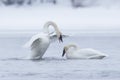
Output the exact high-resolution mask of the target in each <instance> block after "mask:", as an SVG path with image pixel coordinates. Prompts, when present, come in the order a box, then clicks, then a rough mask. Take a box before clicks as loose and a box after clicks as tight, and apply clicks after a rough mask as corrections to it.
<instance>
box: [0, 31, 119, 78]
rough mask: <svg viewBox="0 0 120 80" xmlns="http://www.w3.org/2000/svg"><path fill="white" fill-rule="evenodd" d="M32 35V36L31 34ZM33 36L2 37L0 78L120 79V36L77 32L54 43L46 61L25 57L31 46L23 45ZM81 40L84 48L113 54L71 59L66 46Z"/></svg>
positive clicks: (46, 55)
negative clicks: (99, 58)
mask: <svg viewBox="0 0 120 80" xmlns="http://www.w3.org/2000/svg"><path fill="white" fill-rule="evenodd" d="M30 36H32V35H30ZM30 36H27V37H25V36H22V35H21V36H20V35H19V36H18V35H17V34H16V35H15V34H14V36H13V35H8V34H5V37H3V36H2V37H0V55H1V56H0V80H113V79H114V80H119V79H120V42H119V41H120V36H115V35H111V36H104V35H101V36H96V35H95V36H94V34H93V36H82V35H79V33H78V35H76V36H71V37H68V38H65V39H64V43H60V44H59V42H58V41H56V42H55V43H53V44H51V45H50V47H49V49H48V50H47V52H46V53H45V55H44V57H43V60H41V61H31V60H27V59H25V58H26V57H27V56H28V55H29V54H30V51H29V49H24V48H23V47H22V45H23V44H24V43H25V42H26V41H27V40H28V39H29V38H30ZM71 42H72V43H78V44H79V45H80V47H81V48H94V49H97V50H99V51H101V52H104V53H106V54H108V55H109V57H106V58H104V59H102V60H67V59H65V58H62V57H61V55H62V50H63V46H64V45H65V44H68V43H71Z"/></svg>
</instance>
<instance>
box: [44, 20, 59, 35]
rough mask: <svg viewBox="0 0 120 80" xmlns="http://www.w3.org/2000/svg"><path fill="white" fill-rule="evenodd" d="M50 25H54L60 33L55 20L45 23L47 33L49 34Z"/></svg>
mask: <svg viewBox="0 0 120 80" xmlns="http://www.w3.org/2000/svg"><path fill="white" fill-rule="evenodd" d="M50 25H52V26H53V27H54V29H55V31H56V33H57V34H59V32H60V31H59V29H58V27H57V25H56V24H55V23H54V22H52V21H49V22H47V23H46V24H45V25H44V32H45V33H47V34H49V30H48V28H49V26H50Z"/></svg>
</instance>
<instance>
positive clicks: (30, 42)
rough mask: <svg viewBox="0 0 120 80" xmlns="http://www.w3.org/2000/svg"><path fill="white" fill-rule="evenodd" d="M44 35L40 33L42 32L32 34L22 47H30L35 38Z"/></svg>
mask: <svg viewBox="0 0 120 80" xmlns="http://www.w3.org/2000/svg"><path fill="white" fill-rule="evenodd" d="M44 35H45V34H42V33H41V34H36V35H34V36H33V37H32V38H31V39H30V40H29V41H28V42H27V43H26V44H25V45H24V46H23V47H24V48H30V47H31V45H32V44H33V42H34V41H36V40H37V39H39V38H41V37H42V36H44Z"/></svg>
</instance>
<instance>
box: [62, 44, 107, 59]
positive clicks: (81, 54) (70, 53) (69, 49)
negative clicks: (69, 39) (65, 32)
mask: <svg viewBox="0 0 120 80" xmlns="http://www.w3.org/2000/svg"><path fill="white" fill-rule="evenodd" d="M65 53H66V58H67V59H102V58H104V57H106V56H107V55H106V54H104V53H102V52H99V51H97V50H94V49H92V48H83V49H80V48H79V47H78V46H77V45H76V44H69V45H67V46H65V47H64V49H63V54H62V57H64V55H65Z"/></svg>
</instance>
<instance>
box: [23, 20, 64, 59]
mask: <svg viewBox="0 0 120 80" xmlns="http://www.w3.org/2000/svg"><path fill="white" fill-rule="evenodd" d="M50 25H52V26H53V27H54V29H55V31H56V35H57V38H58V39H59V41H61V42H63V40H62V34H61V32H60V31H59V29H58V27H57V25H56V24H55V23H54V22H51V21H48V22H47V23H46V24H45V25H44V27H43V30H44V31H43V32H41V33H39V34H36V35H34V36H33V37H32V38H31V39H30V40H29V41H28V42H27V43H26V44H25V45H24V47H30V48H31V52H32V53H31V56H30V59H34V60H36V59H41V58H42V56H43V55H44V53H45V51H46V50H47V48H48V47H49V44H50V33H49V30H48V27H49V26H50Z"/></svg>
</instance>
